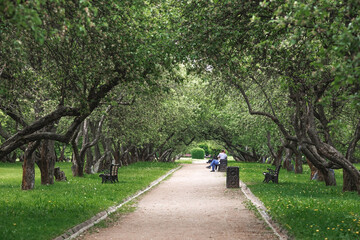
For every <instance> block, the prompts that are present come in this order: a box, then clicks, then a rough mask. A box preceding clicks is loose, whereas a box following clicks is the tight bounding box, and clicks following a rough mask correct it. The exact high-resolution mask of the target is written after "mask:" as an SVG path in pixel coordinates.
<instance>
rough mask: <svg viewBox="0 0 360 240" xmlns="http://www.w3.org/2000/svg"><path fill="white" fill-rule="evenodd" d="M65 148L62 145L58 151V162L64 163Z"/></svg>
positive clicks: (64, 145)
mask: <svg viewBox="0 0 360 240" xmlns="http://www.w3.org/2000/svg"><path fill="white" fill-rule="evenodd" d="M65 148H66V144H63V145H62V147H61V151H60V157H59V158H58V160H57V161H58V162H65Z"/></svg>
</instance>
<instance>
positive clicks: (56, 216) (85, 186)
mask: <svg viewBox="0 0 360 240" xmlns="http://www.w3.org/2000/svg"><path fill="white" fill-rule="evenodd" d="M57 166H59V167H60V168H61V170H63V171H64V172H65V174H66V176H67V178H68V181H67V182H55V184H54V185H48V186H46V185H41V184H40V172H39V170H38V168H36V180H35V189H34V190H30V191H22V190H21V189H20V188H21V178H22V167H21V163H16V164H4V163H0V193H1V194H0V229H1V230H0V239H6V240H9V239H36V240H39V239H46V240H48V239H53V238H54V237H57V236H59V235H61V234H63V233H64V232H65V231H66V230H68V229H69V228H71V227H73V226H75V225H77V224H79V223H81V222H84V221H85V220H87V219H89V218H91V217H92V216H94V215H95V214H97V213H99V212H101V211H103V210H105V209H107V208H108V207H110V206H113V205H117V204H119V203H121V202H122V201H123V200H124V199H126V198H127V197H129V196H131V195H133V194H134V193H136V192H137V191H139V190H141V189H144V188H145V187H147V186H148V185H149V184H150V183H151V182H152V181H154V180H156V179H157V178H159V177H160V176H162V175H164V174H165V173H166V172H168V171H169V170H170V169H172V168H175V167H176V166H178V165H177V164H175V163H150V162H141V163H135V164H133V165H130V166H127V167H123V168H120V169H119V183H116V184H110V183H107V184H101V178H100V177H99V176H98V174H94V175H85V177H84V178H74V177H72V175H71V163H58V164H57Z"/></svg>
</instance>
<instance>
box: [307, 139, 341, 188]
mask: <svg viewBox="0 0 360 240" xmlns="http://www.w3.org/2000/svg"><path fill="white" fill-rule="evenodd" d="M301 151H302V153H303V154H304V155H305V156H306V157H307V159H308V160H309V161H310V162H311V163H312V164H313V165H314V166H315V167H316V168H317V170H318V172H320V174H321V175H322V176H323V177H324V181H325V185H326V186H336V178H335V174H332V172H331V171H330V169H328V168H327V167H326V166H325V165H326V161H325V159H323V158H322V157H321V156H320V155H319V154H318V153H317V150H316V148H315V147H314V146H307V145H306V144H303V145H302V147H301Z"/></svg>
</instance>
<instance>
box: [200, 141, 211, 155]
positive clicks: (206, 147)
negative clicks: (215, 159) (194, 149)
mask: <svg viewBox="0 0 360 240" xmlns="http://www.w3.org/2000/svg"><path fill="white" fill-rule="evenodd" d="M198 147H199V148H202V149H204V151H205V155H206V156H207V155H209V154H210V151H209V146H208V145H207V144H206V143H200V144H199V145H198Z"/></svg>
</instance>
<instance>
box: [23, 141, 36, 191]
mask: <svg viewBox="0 0 360 240" xmlns="http://www.w3.org/2000/svg"><path fill="white" fill-rule="evenodd" d="M39 145H40V141H36V142H32V143H29V144H28V147H27V148H26V150H25V153H24V163H23V166H22V167H23V176H22V184H21V189H22V190H31V189H34V187H35V156H34V154H33V153H34V151H35V150H36V148H37V147H38V146H39Z"/></svg>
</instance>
